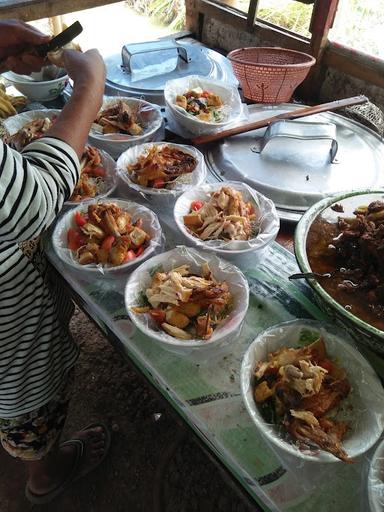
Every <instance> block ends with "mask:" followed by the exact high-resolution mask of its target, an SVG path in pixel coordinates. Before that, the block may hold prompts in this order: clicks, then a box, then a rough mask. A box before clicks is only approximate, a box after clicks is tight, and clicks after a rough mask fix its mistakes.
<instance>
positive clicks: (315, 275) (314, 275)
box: [288, 272, 335, 281]
mask: <svg viewBox="0 0 384 512" xmlns="http://www.w3.org/2000/svg"><path fill="white" fill-rule="evenodd" d="M334 274H335V272H325V273H324V274H320V273H319V272H303V273H300V272H299V273H297V274H292V275H291V276H289V277H288V279H289V280H290V281H293V280H294V279H321V278H323V277H327V278H328V277H332V276H333V275H334Z"/></svg>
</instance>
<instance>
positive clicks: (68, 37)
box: [35, 21, 83, 57]
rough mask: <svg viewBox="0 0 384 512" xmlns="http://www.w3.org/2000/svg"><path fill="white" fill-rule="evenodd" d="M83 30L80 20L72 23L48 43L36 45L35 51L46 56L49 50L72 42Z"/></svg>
mask: <svg viewBox="0 0 384 512" xmlns="http://www.w3.org/2000/svg"><path fill="white" fill-rule="evenodd" d="M82 31H83V27H82V26H81V24H80V22H78V21H75V23H72V25H70V26H69V27H68V28H66V29H65V30H63V31H62V32H60V34H58V35H57V36H55V37H53V38H52V39H51V40H50V41H49V42H48V43H44V44H40V45H38V46H35V51H36V52H37V53H38V54H39V55H40V57H45V55H47V53H48V52H54V51H56V50H59V49H60V48H62V47H63V46H65V45H66V44H68V43H70V42H71V41H72V40H73V39H74V38H75V37H77V36H78V35H79V34H81V32H82Z"/></svg>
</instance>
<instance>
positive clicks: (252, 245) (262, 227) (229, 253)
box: [173, 181, 280, 263]
mask: <svg viewBox="0 0 384 512" xmlns="http://www.w3.org/2000/svg"><path fill="white" fill-rule="evenodd" d="M222 187H231V188H233V189H235V190H237V191H239V192H240V193H241V194H242V196H243V199H244V201H245V202H246V203H248V202H251V203H252V204H253V205H254V209H255V213H256V215H257V227H258V234H257V235H256V236H255V237H253V238H251V239H250V240H230V241H227V240H205V241H204V240H200V238H198V237H197V236H195V235H193V234H192V233H191V232H190V231H189V230H188V228H187V227H186V226H185V224H184V220H183V217H184V215H187V214H188V213H189V212H190V208H191V203H192V202H193V201H208V200H209V198H210V194H211V193H212V192H215V191H217V190H219V189H220V188H222ZM173 215H174V219H175V222H176V225H177V227H178V228H179V230H180V231H181V233H182V234H183V236H184V237H185V238H186V239H187V240H188V242H189V243H190V244H193V245H195V246H197V247H200V248H202V249H204V250H210V251H214V252H215V253H216V254H217V255H218V256H222V257H223V258H227V259H230V260H231V261H233V262H236V263H241V260H242V259H243V257H249V255H250V254H251V253H252V254H253V253H256V252H258V253H259V254H261V253H262V250H263V249H264V248H265V247H266V246H267V245H268V244H270V243H271V242H272V241H273V240H274V239H275V238H276V235H277V233H278V231H279V227H280V221H279V217H278V215H277V213H276V208H275V205H274V204H273V202H272V201H271V200H270V199H267V198H266V197H265V196H263V195H262V194H260V193H259V192H256V190H254V189H252V188H251V187H249V186H248V185H246V184H245V183H241V182H239V181H224V182H222V183H205V184H203V185H200V186H199V187H194V188H193V189H190V190H187V191H186V192H184V193H183V194H182V195H181V196H180V197H179V198H178V199H177V201H176V204H175V208H174V210H173Z"/></svg>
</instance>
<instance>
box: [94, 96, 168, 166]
mask: <svg viewBox="0 0 384 512" xmlns="http://www.w3.org/2000/svg"><path fill="white" fill-rule="evenodd" d="M119 101H122V102H124V103H126V104H127V105H128V106H129V107H130V109H131V111H132V112H133V115H134V117H135V118H136V119H137V123H138V124H139V125H140V126H141V127H142V128H143V133H142V134H140V135H129V134H124V133H106V134H103V133H102V128H101V127H100V126H99V125H97V124H95V123H94V124H93V125H92V127H91V129H90V132H89V137H88V138H89V141H90V143H91V144H93V145H94V146H96V147H97V148H99V149H103V150H104V151H106V152H107V153H109V154H110V155H112V157H113V158H115V159H116V158H118V157H119V156H120V155H121V153H123V152H124V151H125V150H126V149H128V148H130V147H133V146H136V145H137V144H143V143H144V142H150V141H159V140H163V139H164V121H163V118H162V115H161V111H160V108H159V107H158V106H157V105H153V104H152V103H148V102H147V101H144V100H142V99H138V98H129V97H123V96H121V97H120V96H113V97H108V96H106V97H105V98H104V101H103V105H102V108H101V109H102V110H103V109H105V108H107V107H110V106H112V105H114V104H116V103H118V102H119Z"/></svg>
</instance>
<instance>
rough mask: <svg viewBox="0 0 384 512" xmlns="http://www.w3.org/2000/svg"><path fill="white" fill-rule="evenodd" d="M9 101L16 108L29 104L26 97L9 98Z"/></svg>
mask: <svg viewBox="0 0 384 512" xmlns="http://www.w3.org/2000/svg"><path fill="white" fill-rule="evenodd" d="M8 99H9V101H10V102H11V103H12V105H13V106H14V107H23V106H24V105H26V104H27V98H26V97H25V96H8Z"/></svg>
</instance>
